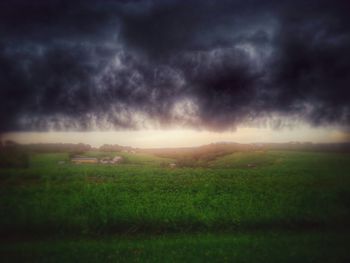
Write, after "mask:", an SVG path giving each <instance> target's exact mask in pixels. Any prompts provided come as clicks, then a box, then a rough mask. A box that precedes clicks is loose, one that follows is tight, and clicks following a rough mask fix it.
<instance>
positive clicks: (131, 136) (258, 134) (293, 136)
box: [2, 126, 350, 148]
mask: <svg viewBox="0 0 350 263" xmlns="http://www.w3.org/2000/svg"><path fill="white" fill-rule="evenodd" d="M2 140H4V141H5V140H13V141H16V142H18V143H22V144H28V143H85V144H90V145H91V146H93V147H99V146H101V145H103V144H119V145H123V146H131V147H138V148H162V147H164V148H166V147H194V146H200V145H205V144H210V143H216V142H237V143H263V142H266V143H284V142H291V141H299V142H312V143H339V142H348V141H350V135H349V133H347V132H344V131H342V130H341V129H334V128H314V127H308V126H302V127H299V128H294V129H290V128H284V129H279V130H274V129H271V128H252V127H242V128H237V130H236V131H226V132H212V131H196V130H190V129H173V130H135V131H90V132H56V131H51V132H12V133H6V134H3V135H2Z"/></svg>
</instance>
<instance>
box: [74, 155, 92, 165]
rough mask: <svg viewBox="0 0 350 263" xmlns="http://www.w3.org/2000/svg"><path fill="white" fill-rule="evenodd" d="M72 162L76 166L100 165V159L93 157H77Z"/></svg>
mask: <svg viewBox="0 0 350 263" xmlns="http://www.w3.org/2000/svg"><path fill="white" fill-rule="evenodd" d="M71 161H72V163H75V164H83V163H98V159H97V158H93V157H75V158H72V159H71Z"/></svg>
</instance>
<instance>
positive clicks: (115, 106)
mask: <svg viewBox="0 0 350 263" xmlns="http://www.w3.org/2000/svg"><path fill="white" fill-rule="evenodd" d="M349 14H350V2H349V1H348V0H332V1H330V0H310V1H307V0H293V1H281V0H279V1H277V0H276V1H272V0H269V1H267V0H244V1H237V0H236V1H225V0H221V1H209V0H186V1H180V0H158V1H157V0H148V1H147V0H145V1H142V0H138V1H137V0H133V1H131V0H130V1H127V0H124V1H121V0H120V1H117V0H115V1H114V0H106V1H97V0H95V1H93V0H84V1H79V0H76V1H64V0H37V1H26V0H11V1H10V0H8V1H7V0H3V1H1V2H0V133H5V132H23V131H32V132H37V131H96V130H102V131H105V130H108V131H110V130H117V131H122V130H125V129H127V130H145V129H151V130H153V129H172V128H173V129H186V130H200V131H206V132H215V133H216V132H221V133H227V132H234V131H235V130H236V129H237V128H239V127H242V126H244V127H252V128H254V129H255V128H266V127H269V128H270V129H271V130H274V131H280V130H281V129H283V128H287V129H289V128H290V127H293V126H295V125H296V124H300V123H303V127H304V126H305V127H306V126H307V127H309V128H310V129H324V131H326V130H329V129H330V128H333V129H334V130H337V131H339V132H345V133H347V132H348V131H349V126H350V74H349V72H350V16H349ZM302 130H303V129H301V131H302ZM291 140H293V138H292V137H291Z"/></svg>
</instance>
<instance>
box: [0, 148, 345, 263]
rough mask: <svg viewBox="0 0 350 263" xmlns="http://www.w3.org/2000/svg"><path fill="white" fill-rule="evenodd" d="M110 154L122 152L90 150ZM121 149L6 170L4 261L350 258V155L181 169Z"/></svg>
mask: <svg viewBox="0 0 350 263" xmlns="http://www.w3.org/2000/svg"><path fill="white" fill-rule="evenodd" d="M101 154H102V155H109V156H111V155H114V153H98V152H89V153H87V155H88V156H98V155H101ZM118 155H120V154H118ZM122 155H123V156H124V159H125V162H123V163H122V164H120V165H101V164H90V165H88V164H87V165H73V164H70V163H69V158H68V153H67V154H62V153H60V154H36V155H32V156H31V160H30V167H29V168H16V169H15V168H12V169H2V170H0V196H1V197H0V235H1V239H0V242H1V244H0V261H1V262H18V261H19V262H98V261H100V262H104V261H109V262H127V261H133V262H134V261H137V262H140V261H141V262H142V261H147V262H205V261H211V262H213V261H214V262H223V261H224V262H225V261H226V262H350V252H349V251H350V250H349V248H350V247H349V244H350V237H349V233H350V231H349V229H350V228H349V227H350V155H349V154H340V153H320V152H294V151H290V152H288V151H268V152H240V153H233V154H231V155H226V156H223V157H220V158H217V159H215V160H211V161H210V162H209V163H208V164H207V166H206V167H196V168H174V169H171V168H168V167H166V166H165V165H164V164H166V163H169V162H172V161H173V160H171V159H165V158H160V157H156V156H152V155H148V154H130V153H122ZM59 161H65V163H64V164H59ZM1 258H2V259H1ZM165 258H166V260H165Z"/></svg>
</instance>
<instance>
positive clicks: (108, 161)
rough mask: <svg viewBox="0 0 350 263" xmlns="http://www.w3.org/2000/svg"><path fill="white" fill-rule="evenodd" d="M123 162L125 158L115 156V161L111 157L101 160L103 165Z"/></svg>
mask: <svg viewBox="0 0 350 263" xmlns="http://www.w3.org/2000/svg"><path fill="white" fill-rule="evenodd" d="M121 161H123V157H121V156H115V157H114V158H113V159H111V158H110V157H106V158H103V159H101V160H100V163H101V164H118V163H120V162H121Z"/></svg>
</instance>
